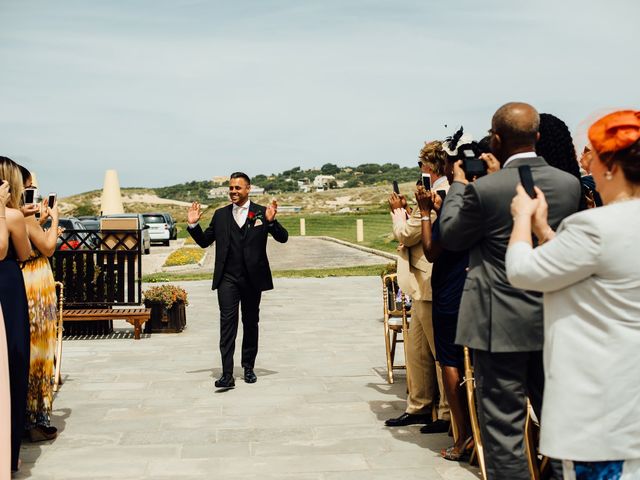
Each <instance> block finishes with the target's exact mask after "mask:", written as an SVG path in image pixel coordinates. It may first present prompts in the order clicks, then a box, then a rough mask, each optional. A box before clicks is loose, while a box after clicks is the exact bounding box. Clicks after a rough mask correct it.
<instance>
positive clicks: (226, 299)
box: [218, 274, 262, 375]
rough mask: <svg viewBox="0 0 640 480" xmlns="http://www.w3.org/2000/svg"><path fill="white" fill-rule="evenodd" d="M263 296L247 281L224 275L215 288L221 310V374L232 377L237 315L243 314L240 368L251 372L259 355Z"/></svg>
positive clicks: (243, 278)
mask: <svg viewBox="0 0 640 480" xmlns="http://www.w3.org/2000/svg"><path fill="white" fill-rule="evenodd" d="M261 297H262V292H260V291H259V290H256V289H255V288H254V287H253V286H252V285H251V283H250V282H249V281H248V280H247V279H246V277H244V276H243V277H240V278H234V277H233V276H231V275H228V274H225V275H224V276H223V277H222V281H221V282H220V286H219V287H218V304H219V306H220V354H221V355H222V372H223V373H227V374H230V375H233V353H234V351H235V345H236V334H237V333H238V311H239V309H240V310H241V311H242V332H243V334H242V359H241V362H242V366H243V367H244V368H253V367H254V364H255V361H256V355H257V354H258V321H259V314H260V298H261Z"/></svg>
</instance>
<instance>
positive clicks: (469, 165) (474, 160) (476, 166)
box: [462, 149, 487, 182]
mask: <svg viewBox="0 0 640 480" xmlns="http://www.w3.org/2000/svg"><path fill="white" fill-rule="evenodd" d="M462 155H463V157H462V168H463V169H464V171H465V173H466V174H467V175H466V177H467V180H469V181H470V182H471V181H473V179H474V178H479V177H484V176H485V175H486V174H487V164H486V163H484V162H483V161H482V160H480V159H479V158H478V157H476V154H475V153H474V151H473V150H471V149H467V150H463V151H462Z"/></svg>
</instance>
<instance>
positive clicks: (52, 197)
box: [47, 193, 58, 208]
mask: <svg viewBox="0 0 640 480" xmlns="http://www.w3.org/2000/svg"><path fill="white" fill-rule="evenodd" d="M57 197H58V195H56V194H55V193H50V194H49V201H48V202H47V203H48V207H49V208H53V206H54V205H55V204H56V198H57Z"/></svg>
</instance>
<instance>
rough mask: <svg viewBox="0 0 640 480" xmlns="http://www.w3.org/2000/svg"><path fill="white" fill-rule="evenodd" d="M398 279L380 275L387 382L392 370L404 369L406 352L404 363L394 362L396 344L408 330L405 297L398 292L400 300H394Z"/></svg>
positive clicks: (401, 341)
mask: <svg viewBox="0 0 640 480" xmlns="http://www.w3.org/2000/svg"><path fill="white" fill-rule="evenodd" d="M398 290H399V288H398V279H397V275H396V274H390V275H385V276H383V277H382V302H383V313H384V344H385V350H386V354H387V382H389V383H393V371H394V370H406V368H407V367H406V365H407V352H406V349H404V348H403V350H404V360H405V363H404V365H396V364H395V355H396V346H397V344H398V343H404V339H405V338H407V332H408V331H409V314H408V313H407V306H406V298H405V296H404V293H402V292H400V299H401V301H400V302H397V301H396V298H397V295H398Z"/></svg>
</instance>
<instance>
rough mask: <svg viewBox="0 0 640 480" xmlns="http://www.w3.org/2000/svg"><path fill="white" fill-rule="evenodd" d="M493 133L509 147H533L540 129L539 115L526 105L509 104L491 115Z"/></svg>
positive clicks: (518, 103) (519, 103)
mask: <svg viewBox="0 0 640 480" xmlns="http://www.w3.org/2000/svg"><path fill="white" fill-rule="evenodd" d="M492 128H493V130H494V133H497V134H498V135H500V136H501V137H502V139H503V140H504V141H505V142H507V143H509V144H510V145H513V146H516V147H520V146H529V145H535V143H536V141H537V139H538V131H539V129H540V115H538V112H537V111H536V109H535V108H533V107H532V106H531V105H529V104H527V103H521V102H510V103H507V104H505V105H503V106H502V107H500V108H499V109H498V110H497V111H496V113H495V114H494V115H493V126H492Z"/></svg>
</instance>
